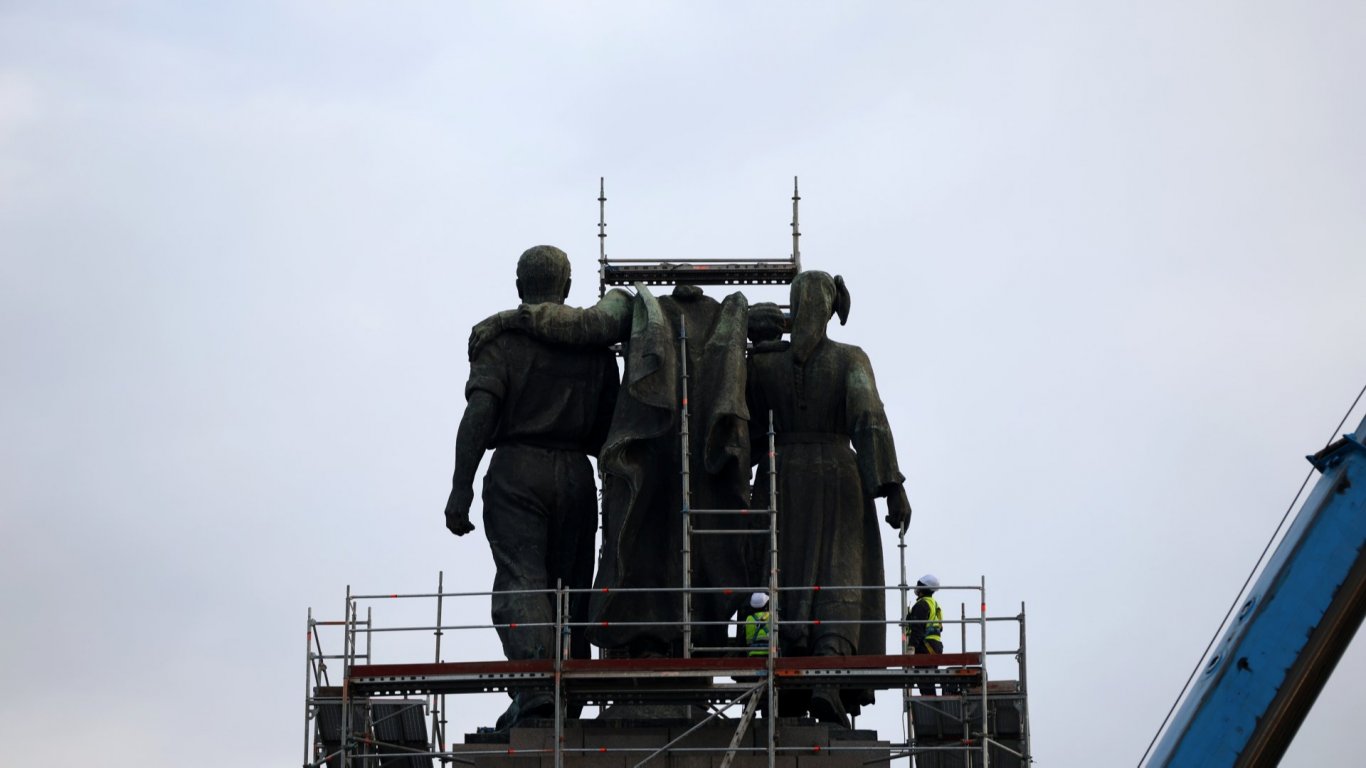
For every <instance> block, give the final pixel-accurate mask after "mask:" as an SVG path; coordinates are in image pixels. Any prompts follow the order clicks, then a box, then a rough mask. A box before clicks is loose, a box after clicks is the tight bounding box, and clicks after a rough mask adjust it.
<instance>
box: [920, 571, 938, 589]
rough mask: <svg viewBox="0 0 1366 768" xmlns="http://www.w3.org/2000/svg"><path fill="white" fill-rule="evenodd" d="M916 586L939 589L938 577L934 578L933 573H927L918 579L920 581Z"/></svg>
mask: <svg viewBox="0 0 1366 768" xmlns="http://www.w3.org/2000/svg"><path fill="white" fill-rule="evenodd" d="M916 586H917V587H928V588H930V589H939V577H938V576H935V575H934V574H933V573H927V574H925V575H924V576H921V577H920V580H919V581H917V582H916Z"/></svg>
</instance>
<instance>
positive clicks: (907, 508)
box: [885, 486, 911, 532]
mask: <svg viewBox="0 0 1366 768" xmlns="http://www.w3.org/2000/svg"><path fill="white" fill-rule="evenodd" d="M885 519H886V520H887V525H890V526H891V527H893V528H895V529H896V530H898V531H903V532H904V531H905V530H906V528H907V526H909V525H910V524H911V501H910V499H907V498H906V489H905V488H903V487H900V486H898V487H897V489H896V490H895V491H892V492H891V493H889V494H887V517H886V518H885Z"/></svg>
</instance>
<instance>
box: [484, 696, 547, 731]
mask: <svg viewBox="0 0 1366 768" xmlns="http://www.w3.org/2000/svg"><path fill="white" fill-rule="evenodd" d="M554 716H555V697H553V696H551V695H550V694H548V693H544V692H530V691H525V692H522V693H519V694H517V696H516V698H514V699H513V700H512V703H511V704H509V705H508V708H507V709H506V710H505V711H504V712H503V714H501V715H499V716H498V722H497V724H496V725H495V726H494V727H495V730H499V731H506V730H508V729H509V728H512V727H513V726H515V725H518V724H519V723H521V722H522V721H523V720H527V719H530V718H534V717H554Z"/></svg>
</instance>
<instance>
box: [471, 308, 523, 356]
mask: <svg viewBox="0 0 1366 768" xmlns="http://www.w3.org/2000/svg"><path fill="white" fill-rule="evenodd" d="M516 315H517V310H515V309H509V310H504V311H502V312H499V313H498V314H496V315H490V316H488V317H486V318H484V319H483V320H480V321H479V324H478V325H476V326H474V328H472V329H471V330H470V344H469V355H470V362H471V363H472V362H474V358H476V357H478V356H479V352H480V351H481V350H482V349H483V348H484V347H485V346H486V345H487V344H488V343H489V342H490V341H493V340H494V339H495V338H497V337H498V334H500V333H502V332H503V331H505V330H507V329H508V328H509V327H510V326H509V323H508V319H509V318H510V317H516Z"/></svg>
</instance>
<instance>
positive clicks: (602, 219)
mask: <svg viewBox="0 0 1366 768" xmlns="http://www.w3.org/2000/svg"><path fill="white" fill-rule="evenodd" d="M606 294H607V182H606V181H605V180H604V179H603V177H602V176H599V177H598V298H599V299H601V298H602V297H603V296H605V295H606Z"/></svg>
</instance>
